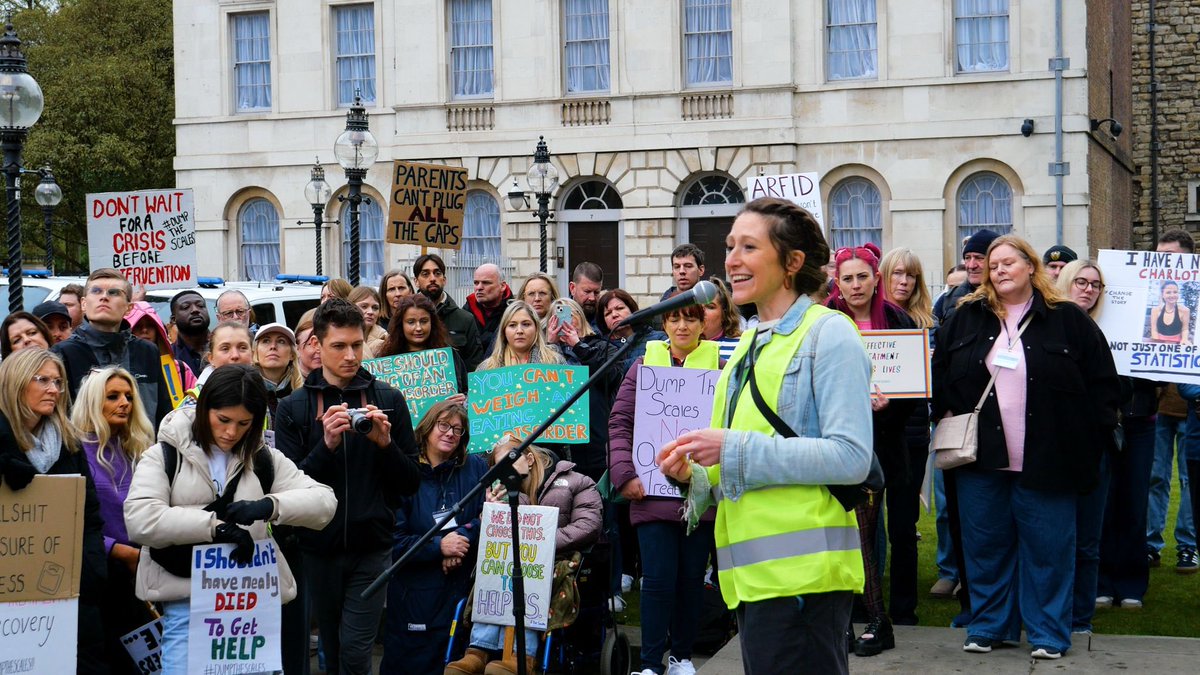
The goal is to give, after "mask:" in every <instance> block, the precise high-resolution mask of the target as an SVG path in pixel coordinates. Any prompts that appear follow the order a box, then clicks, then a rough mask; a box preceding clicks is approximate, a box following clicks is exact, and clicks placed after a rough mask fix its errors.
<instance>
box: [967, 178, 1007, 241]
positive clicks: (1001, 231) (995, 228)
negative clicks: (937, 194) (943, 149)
mask: <svg viewBox="0 0 1200 675" xmlns="http://www.w3.org/2000/svg"><path fill="white" fill-rule="evenodd" d="M983 176H993V177H995V178H996V179H997V180H999V181H1000V182H1001V183H1003V184H1004V186H1005V187H1007V188H1008V216H1009V222H1008V223H1007V225H1008V229H1004V228H1003V227H1001V226H1002V225H1005V223H971V224H969V225H964V224H963V222H962V211H961V207H960V205H961V203H962V198H963V192H964V191H965V190H966V188H967V186H968V185H970V184H971V183H972V182H974V181H975V180H977V179H979V178H981V177H983ZM993 197H994V195H993ZM1016 202H1017V200H1016V190H1014V189H1013V186H1012V183H1010V182H1009V181H1008V179H1007V178H1005V177H1004V176H1002V175H1000V174H999V173H997V172H995V171H990V170H987V169H982V170H980V171H974V172H972V173H971V174H970V175H968V176H966V177H965V178H963V180H962V182H961V183H959V184H958V189H957V190H955V191H954V236H955V237H956V241H962V239H963V237H966V236H970V235H971V234H974V233H975V231H978V230H980V229H984V228H986V229H989V230H991V231H993V232H996V233H997V234H1001V235H1004V234H1009V233H1012V232H1016V230H1017V224H1016ZM964 227H970V228H973V231H972V232H964V231H963V228H964Z"/></svg>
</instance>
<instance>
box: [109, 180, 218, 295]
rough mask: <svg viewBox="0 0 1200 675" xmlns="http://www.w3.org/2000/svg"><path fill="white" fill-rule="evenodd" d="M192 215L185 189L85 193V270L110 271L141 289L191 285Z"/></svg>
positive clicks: (193, 267)
mask: <svg viewBox="0 0 1200 675" xmlns="http://www.w3.org/2000/svg"><path fill="white" fill-rule="evenodd" d="M195 212H196V211H195V208H194V206H193V202H192V191H191V189H181V190H140V191H138V192H104V193H101V194H90V195H88V196H87V214H88V257H89V262H90V264H91V268H92V269H98V268H101V267H114V268H116V269H117V270H119V271H120V272H121V274H124V275H125V278H126V279H128V280H129V283H131V284H133V285H135V286H143V287H145V288H170V287H173V286H189V285H192V284H194V283H195V280H196V222H195V220H194V215H195Z"/></svg>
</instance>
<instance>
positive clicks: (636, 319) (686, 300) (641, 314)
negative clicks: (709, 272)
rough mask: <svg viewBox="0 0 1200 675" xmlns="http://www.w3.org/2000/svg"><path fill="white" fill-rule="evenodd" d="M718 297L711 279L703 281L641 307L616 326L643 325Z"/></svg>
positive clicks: (704, 303) (705, 303)
mask: <svg viewBox="0 0 1200 675" xmlns="http://www.w3.org/2000/svg"><path fill="white" fill-rule="evenodd" d="M716 299H717V287H716V286H715V285H713V283H712V282H711V281H701V282H700V283H698V284H696V285H695V286H693V287H692V289H691V290H688V291H684V292H682V293H680V294H679V295H676V296H674V297H670V298H667V299H666V300H663V301H662V302H660V303H658V304H657V305H651V306H649V307H647V308H646V309H640V310H638V311H636V312H634V313H633V314H630V315H629V316H627V317H625V318H624V319H623V320H622V321H621V323H619V324H617V326H616V327H617V328H620V327H621V326H634V325H641V324H644V323H646V322H647V321H649V320H650V319H652V318H654V317H656V316H658V315H660V314H666V313H668V312H673V311H675V310H677V309H680V308H682V307H690V306H692V305H707V304H708V303H710V302H712V301H713V300H716Z"/></svg>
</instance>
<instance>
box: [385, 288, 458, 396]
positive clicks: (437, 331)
mask: <svg viewBox="0 0 1200 675" xmlns="http://www.w3.org/2000/svg"><path fill="white" fill-rule="evenodd" d="M446 347H449V348H450V354H451V356H453V357H454V376H455V378H456V379H457V384H458V392H459V393H457V394H455V395H454V396H451V397H449V398H448V399H447V400H448V401H453V402H455V403H457V404H459V405H463V404H464V403H466V401H467V365H466V362H465V361H463V358H462V355H461V354H459V353H458V350H457V349H455V348H454V346H453V345H451V344H450V334H449V331H447V330H446V324H445V323H443V322H442V317H440V316H438V313H437V309H436V308H435V307H434V306H433V301H432V300H430V299H429V298H427V297H425V296H424V295H422V294H421V293H414V294H411V295H406V296H404V297H402V298H400V301H399V302H398V303H397V304H396V313H395V314H393V315H392V322H391V324H390V325H389V326H388V337H387V341H386V342H385V343H384V344H383V347H382V348H381V350H380V353H379V356H380V357H385V356H395V355H397V354H408V353H409V352H419V351H424V350H426V349H443V348H446Z"/></svg>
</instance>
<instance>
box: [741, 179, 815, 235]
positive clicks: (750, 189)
mask: <svg viewBox="0 0 1200 675" xmlns="http://www.w3.org/2000/svg"><path fill="white" fill-rule="evenodd" d="M746 192H747V193H748V195H747V198H748V199H749V200H750V201H754V200H755V199H758V198H759V197H776V198H778V199H786V200H787V201H789V202H791V203H793V204H795V205H797V206H799V207H801V208H804V209H805V210H807V211H808V212H809V213H811V214H812V216H813V218H815V219H816V221H817V224H818V225H820V226H821V227H822V228H823V227H825V209H824V208H823V207H822V206H821V176H820V175H818V174H817V173H815V172H809V173H789V174H782V175H779V176H751V177H750V178H748V179H747V180H746Z"/></svg>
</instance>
